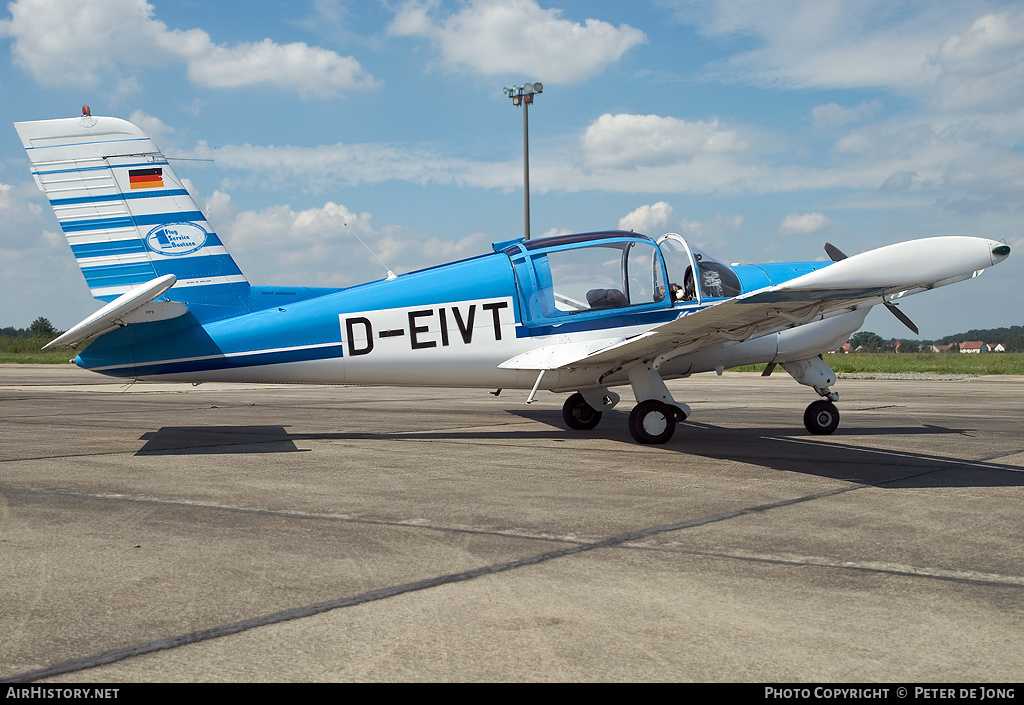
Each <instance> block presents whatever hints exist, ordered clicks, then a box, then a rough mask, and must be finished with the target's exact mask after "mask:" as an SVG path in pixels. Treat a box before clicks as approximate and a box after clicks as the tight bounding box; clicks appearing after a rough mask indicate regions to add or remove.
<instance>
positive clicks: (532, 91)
mask: <svg viewBox="0 0 1024 705" xmlns="http://www.w3.org/2000/svg"><path fill="white" fill-rule="evenodd" d="M504 91H505V95H506V96H507V97H509V98H511V99H512V105H521V106H523V236H524V237H525V239H527V240H529V239H530V117H529V105H530V103H532V102H533V96H535V95H537V94H538V93H543V92H544V85H543V84H542V83H524V84H523V85H521V86H512V87H510V88H505V89H504Z"/></svg>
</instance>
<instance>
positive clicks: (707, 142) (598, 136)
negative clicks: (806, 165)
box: [580, 113, 748, 167]
mask: <svg viewBox="0 0 1024 705" xmlns="http://www.w3.org/2000/svg"><path fill="white" fill-rule="evenodd" d="M580 147H581V148H582V149H583V156H584V162H585V163H586V164H587V165H589V166H594V167H609V166H613V167H614V166H633V165H657V164H665V163H672V162H678V161H686V160H689V159H691V158H693V157H694V156H695V155H697V154H699V153H705V154H727V153H733V152H742V151H744V150H746V149H747V147H748V145H747V143H746V142H745V141H744V140H743V139H742V138H741V137H740V136H739V133H738V132H737V131H736V130H733V129H723V128H722V126H721V125H720V124H719V121H718V120H717V119H712V120H709V121H707V122H705V121H699V122H687V121H685V120H679V119H677V118H673V117H661V116H659V115H609V114H607V113H606V114H604V115H602V116H601V117H599V118H598V119H597V120H595V121H594V122H592V123H591V124H590V125H588V126H587V129H586V131H585V132H584V133H583V136H582V137H581V138H580Z"/></svg>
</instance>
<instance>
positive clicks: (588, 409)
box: [562, 392, 601, 431]
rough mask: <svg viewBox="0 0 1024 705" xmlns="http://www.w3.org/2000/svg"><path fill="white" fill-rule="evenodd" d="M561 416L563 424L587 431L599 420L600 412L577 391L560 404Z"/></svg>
mask: <svg viewBox="0 0 1024 705" xmlns="http://www.w3.org/2000/svg"><path fill="white" fill-rule="evenodd" d="M562 418H563V419H564V420H565V425H566V426H568V427H569V428H571V429H572V430H574V431H588V430H590V429H592V428H594V427H595V426H597V424H599V423H600V422H601V412H600V411H598V410H597V409H595V408H594V407H592V406H591V405H590V404H588V403H587V401H586V399H584V398H583V395H582V394H580V393H579V392H576V393H575V394H573V395H572V396H570V397H569V398H568V399H566V400H565V404H563V405H562Z"/></svg>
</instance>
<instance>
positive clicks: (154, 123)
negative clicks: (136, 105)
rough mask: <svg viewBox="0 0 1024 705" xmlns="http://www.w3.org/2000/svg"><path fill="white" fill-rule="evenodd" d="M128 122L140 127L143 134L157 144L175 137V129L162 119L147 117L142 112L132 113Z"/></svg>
mask: <svg viewBox="0 0 1024 705" xmlns="http://www.w3.org/2000/svg"><path fill="white" fill-rule="evenodd" d="M128 122H130V123H133V124H135V125H138V126H139V127H140V128H142V131H143V132H145V133H146V134H147V135H148V136H149V137H150V138H151V139H153V140H155V141H157V142H160V141H161V140H162V139H163V138H164V137H168V136H170V135H173V134H174V132H175V130H174V128H173V127H171V126H170V125H168V124H167V123H165V122H164V121H163V120H161V119H160V118H158V117H153V116H152V115H147V114H146V113H144V112H142V111H141V110H134V111H132V114H131V115H129V116H128Z"/></svg>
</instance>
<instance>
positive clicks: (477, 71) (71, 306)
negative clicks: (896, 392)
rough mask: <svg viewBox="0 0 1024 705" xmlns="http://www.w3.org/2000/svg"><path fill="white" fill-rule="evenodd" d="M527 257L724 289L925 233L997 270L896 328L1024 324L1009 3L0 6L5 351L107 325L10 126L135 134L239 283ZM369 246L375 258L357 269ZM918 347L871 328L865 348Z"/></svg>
mask: <svg viewBox="0 0 1024 705" xmlns="http://www.w3.org/2000/svg"><path fill="white" fill-rule="evenodd" d="M527 82H529V83H533V82H542V83H543V86H544V89H543V93H542V94H540V95H538V96H537V97H536V101H535V103H534V104H533V105H532V106H531V107H530V109H529V124H530V133H529V140H530V186H531V203H530V206H531V231H532V235H533V237H539V236H542V235H549V234H563V233H570V232H590V231H597V230H608V229H616V228H624V229H633V230H636V231H638V232H644V233H647V234H649V235H652V236H657V235H660V234H661V233H664V232H678V233H681V234H683V235H684V236H685V237H686V238H687V239H688V240H690V241H692V242H693V243H695V244H697V245H698V246H700V247H701V248H702V249H704V250H705V251H707V252H708V253H709V254H711V255H713V256H715V257H716V258H717V259H719V260H721V261H724V262H730V263H731V262H743V263H757V262H775V261H794V260H795V261H806V260H817V259H826V255H825V253H824V250H823V245H824V243H825V242H826V241H827V242H831V243H833V244H834V245H836V246H837V247H838V248H839V249H840V250H842V251H843V252H845V253H846V254H847V255H852V254H855V253H858V252H862V251H865V250H869V249H872V248H875V247H881V246H883V245H886V244H890V243H894V242H901V241H904V240H911V239H916V238H923V237H933V236H938V235H977V236H984V237H988V238H991V239H994V240H1003V241H1005V242H1006V243H1007V244H1009V245H1010V246H1011V248H1012V250H1013V254H1011V256H1010V258H1009V259H1008V260H1007V261H1006V262H1004V263H1003V264H1001V265H999V266H998V267H995V268H993V269H991V270H988V271H986V272H985V274H984V275H983V276H981V277H978V278H977V279H973V280H971V281H968V282H963V283H960V284H956V285H953V286H950V287H947V288H944V289H940V290H937V291H934V292H927V293H924V294H921V295H919V296H914V297H910V298H908V299H905V300H904V301H903V302H902V303H901V309H902V310H903V311H904V312H905V313H906V314H907V315H909V316H910V317H911V318H912V319H913V320H914V321H915V322H916V323H917V324H918V326H919V327H920V330H921V332H920V336H917V337H920V338H924V339H933V338H939V337H942V336H945V335H950V334H953V333H958V332H961V331H966V330H969V329H972V328H990V327H999V326H1010V325H1020V324H1022V323H1024V307H1022V303H1024V297H1022V295H1021V293H1020V286H1019V282H1021V281H1022V279H1024V228H1022V227H1021V226H1022V217H1021V216H1022V210H1024V4H1022V3H1020V2H1019V1H1017V2H999V1H975V0H955V1H946V0H921V1H911V2H899V1H896V0H878V1H876V0H855V1H847V0H806V1H805V0H778V1H775V0H646V1H645V0H636V1H634V2H628V3H626V2H611V1H601V0H587V1H586V2H584V1H576V0H556V1H555V2H546V1H540V0H462V1H457V2H448V1H441V0H426V1H422V0H412V1H408V2H407V1H404V0H309V1H305V2H303V0H287V2H285V1H284V0H267V1H265V2H259V3H253V2H251V0H246V1H245V2H241V1H235V0H218V2H207V1H206V0H175V2H163V1H156V2H145V1H144V0H89V1H88V2H81V1H80V0H15V1H14V2H9V3H7V5H6V7H5V8H0V302H2V305H3V315H2V316H0V327H3V326H15V327H27V326H28V325H29V324H30V323H31V322H32V321H33V320H34V319H35V318H36V317H38V316H44V317H46V318H48V319H49V320H50V321H51V322H52V323H53V324H54V325H55V326H56V327H57V328H60V329H66V328H69V327H71V326H72V325H74V324H75V323H77V322H78V321H79V320H81V319H82V318H84V317H86V316H87V315H88V314H89V313H91V312H92V311H94V310H95V309H97V308H99V306H100V305H101V304H100V302H98V301H96V300H95V299H92V298H91V296H90V294H89V291H88V288H87V287H86V286H85V281H84V279H83V277H82V275H81V273H80V272H79V270H78V268H77V266H76V265H75V262H74V259H73V257H72V255H71V251H70V248H69V247H68V245H67V242H66V240H65V239H64V237H63V235H62V234H61V232H60V228H59V226H58V225H57V221H56V219H55V218H54V216H53V213H52V211H51V210H50V208H49V206H48V204H47V202H46V200H45V198H44V196H43V195H42V193H41V192H40V191H39V190H38V189H37V188H36V186H35V185H34V183H33V181H32V178H31V175H30V173H29V162H28V159H27V157H26V156H25V152H24V150H23V148H22V146H21V143H20V141H19V139H18V136H17V133H16V132H15V130H14V128H13V126H12V123H13V122H16V121H22V120H40V119H49V118H57V117H74V116H77V115H79V114H80V111H81V106H82V105H83V104H88V105H89V106H91V109H92V114H93V115H112V116H115V117H121V118H125V119H128V120H131V121H133V122H135V123H136V124H138V125H139V126H140V127H142V128H143V129H144V130H146V131H147V132H148V133H149V134H150V136H151V137H152V138H153V139H154V140H155V141H156V143H157V145H158V146H160V148H161V149H162V150H163V152H164V153H165V154H166V155H168V156H169V157H171V158H172V162H171V164H172V167H173V168H174V170H175V172H176V173H177V174H178V175H179V176H180V177H182V178H184V179H185V180H186V181H187V183H188V186H189V189H190V191H191V192H192V194H193V196H194V197H195V199H196V201H197V202H198V203H199V204H200V206H201V207H202V209H203V210H204V212H205V213H206V215H207V218H208V220H209V221H210V223H211V225H212V226H213V227H214V229H215V230H216V231H217V233H218V234H219V235H220V238H221V240H223V241H224V242H225V243H226V245H227V247H228V249H229V251H230V252H231V254H232V255H233V256H234V258H235V260H236V261H237V263H238V264H239V266H240V267H241V269H242V271H243V272H244V273H245V274H246V276H247V277H248V279H249V281H250V282H252V283H253V284H283V285H307V286H349V285H353V284H357V283H361V282H364V281H369V280H374V279H379V278H382V277H383V276H384V275H385V273H386V270H385V268H384V267H383V266H381V264H380V263H379V262H378V261H377V258H379V259H380V260H381V261H383V262H384V263H385V265H386V266H387V267H389V268H391V269H392V270H394V271H395V272H397V273H399V274H401V273H403V272H408V271H412V270H415V269H420V268H422V267H426V266H431V265H434V264H438V263H442V262H445V261H450V260H453V259H459V258H463V257H469V256H473V255H476V254H482V253H485V252H488V251H490V245H491V243H492V242H500V241H504V240H509V239H512V238H515V237H520V236H521V235H522V234H523V233H522V230H523V168H522V159H523V134H522V133H523V116H522V109H521V108H518V107H515V106H514V105H513V104H512V102H511V100H509V99H508V98H507V97H506V96H505V95H504V93H503V91H502V89H503V88H504V87H507V86H515V85H522V84H524V83H527ZM359 239H361V240H363V241H364V242H365V243H366V245H367V246H368V247H369V248H370V249H372V251H373V252H372V254H371V252H369V251H368V250H367V249H366V248H364V247H363V245H361V244H360V242H359ZM864 328H865V329H866V330H871V331H874V332H876V333H878V334H880V335H882V336H883V337H885V338H889V337H911V338H913V337H915V336H913V334H911V333H910V332H909V331H908V330H906V329H905V328H904V327H903V326H902V324H900V323H899V322H898V321H896V319H895V318H894V317H892V316H891V315H889V314H888V312H887V311H885V310H884V308H882V307H876V308H875V310H873V311H872V312H871V314H870V315H869V316H868V319H867V322H866V324H865V327H864Z"/></svg>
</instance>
